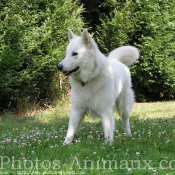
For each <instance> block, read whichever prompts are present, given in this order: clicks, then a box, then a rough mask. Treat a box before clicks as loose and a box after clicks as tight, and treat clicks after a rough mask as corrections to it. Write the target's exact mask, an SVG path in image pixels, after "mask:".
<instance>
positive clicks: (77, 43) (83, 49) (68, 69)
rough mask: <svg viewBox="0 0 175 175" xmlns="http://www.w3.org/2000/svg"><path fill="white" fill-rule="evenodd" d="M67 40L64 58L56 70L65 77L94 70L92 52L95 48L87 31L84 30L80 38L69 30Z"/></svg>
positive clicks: (93, 54) (93, 55) (93, 53)
mask: <svg viewBox="0 0 175 175" xmlns="http://www.w3.org/2000/svg"><path fill="white" fill-rule="evenodd" d="M68 38H69V44H68V46H67V49H66V57H65V58H64V59H63V60H62V61H61V62H60V63H59V64H58V66H57V68H58V69H59V70H60V71H62V72H63V74H64V75H66V76H70V75H74V74H78V73H81V72H82V70H83V73H84V72H87V71H88V72H89V71H92V69H93V68H94V57H95V52H94V50H95V48H96V47H97V46H96V44H95V42H94V41H93V39H92V38H91V37H90V35H89V33H88V31H87V30H84V31H83V33H82V35H81V36H76V35H74V34H73V32H72V31H71V30H68ZM83 73H82V74H83ZM87 76H88V75H87ZM80 77H81V75H80ZM81 79H82V78H81ZM85 79H86V78H85ZM87 79H88V78H87ZM87 79H86V80H84V81H87ZM82 81H83V80H82Z"/></svg>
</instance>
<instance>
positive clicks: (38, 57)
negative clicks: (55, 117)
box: [0, 0, 83, 110]
mask: <svg viewBox="0 0 175 175" xmlns="http://www.w3.org/2000/svg"><path fill="white" fill-rule="evenodd" d="M0 9H1V13H0V19H1V23H0V103H1V104H0V108H1V110H2V109H7V108H12V107H18V108H19V107H24V105H26V104H28V103H29V102H31V101H32V102H38V101H40V102H41V101H42V99H44V100H46V99H47V100H48V101H49V100H51V99H53V98H54V96H55V93H54V92H58V89H57V91H55V90H54V89H55V88H57V87H56V85H57V84H59V83H58V82H59V81H58V78H59V77H58V74H56V71H57V70H56V65H57V64H58V62H59V61H60V60H61V59H62V58H63V57H64V53H65V47H66V45H67V29H68V28H71V29H73V30H74V31H77V32H79V31H81V29H82V26H83V22H82V18H81V12H82V6H78V4H77V3H76V2H74V3H73V2H72V1H71V0H66V1H58V0H47V1H45V0H34V1H21V0H13V1H10V0H7V1H1V2H0Z"/></svg>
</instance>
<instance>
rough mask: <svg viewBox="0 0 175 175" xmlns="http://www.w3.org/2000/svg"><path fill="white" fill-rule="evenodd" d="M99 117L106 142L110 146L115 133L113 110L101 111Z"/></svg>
mask: <svg viewBox="0 0 175 175" xmlns="http://www.w3.org/2000/svg"><path fill="white" fill-rule="evenodd" d="M100 117H101V120H102V124H103V130H104V136H105V139H106V141H107V142H109V143H111V144H112V143H113V139H114V131H115V119H114V112H113V109H107V110H106V111H103V112H102V114H101V115H100Z"/></svg>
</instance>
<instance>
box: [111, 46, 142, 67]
mask: <svg viewBox="0 0 175 175" xmlns="http://www.w3.org/2000/svg"><path fill="white" fill-rule="evenodd" d="M108 57H109V58H113V59H116V60H118V61H120V62H121V63H123V64H125V65H126V66H131V65H132V64H134V62H135V61H136V60H137V59H139V50H138V49H137V48H136V47H133V46H122V47H119V48H117V49H114V50H113V51H111V52H110V54H109V56H108Z"/></svg>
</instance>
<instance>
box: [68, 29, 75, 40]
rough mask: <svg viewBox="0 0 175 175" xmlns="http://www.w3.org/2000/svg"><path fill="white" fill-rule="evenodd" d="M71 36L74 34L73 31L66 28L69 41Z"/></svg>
mask: <svg viewBox="0 0 175 175" xmlns="http://www.w3.org/2000/svg"><path fill="white" fill-rule="evenodd" d="M72 38H74V34H73V32H72V31H71V30H70V29H68V39H69V41H70V40H71V39H72Z"/></svg>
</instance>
